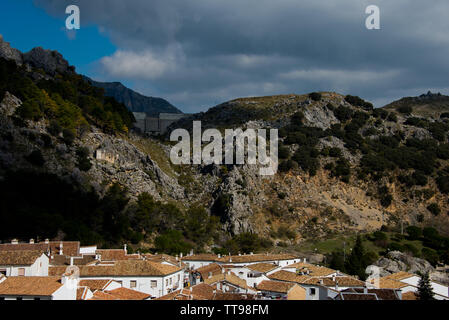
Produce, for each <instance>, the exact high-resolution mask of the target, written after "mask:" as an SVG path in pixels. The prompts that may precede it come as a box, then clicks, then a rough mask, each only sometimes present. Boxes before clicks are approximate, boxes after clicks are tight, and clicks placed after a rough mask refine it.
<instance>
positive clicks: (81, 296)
mask: <svg viewBox="0 0 449 320" xmlns="http://www.w3.org/2000/svg"><path fill="white" fill-rule="evenodd" d="M88 290H89V288H88V287H78V289H76V300H85V299H86V294H87V292H88Z"/></svg>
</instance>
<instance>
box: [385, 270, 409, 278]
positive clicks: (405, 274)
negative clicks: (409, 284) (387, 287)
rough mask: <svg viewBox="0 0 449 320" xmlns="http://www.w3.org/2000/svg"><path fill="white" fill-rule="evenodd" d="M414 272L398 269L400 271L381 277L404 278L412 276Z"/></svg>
mask: <svg viewBox="0 0 449 320" xmlns="http://www.w3.org/2000/svg"><path fill="white" fill-rule="evenodd" d="M413 276H414V274H412V273H409V272H405V271H400V272H396V273H393V274H390V275H388V276H385V277H383V278H384V279H390V280H404V279H407V278H410V277H413Z"/></svg>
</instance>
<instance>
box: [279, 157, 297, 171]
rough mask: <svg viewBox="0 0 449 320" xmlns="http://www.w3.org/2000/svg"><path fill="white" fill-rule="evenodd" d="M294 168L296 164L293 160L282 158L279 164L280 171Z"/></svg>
mask: <svg viewBox="0 0 449 320" xmlns="http://www.w3.org/2000/svg"><path fill="white" fill-rule="evenodd" d="M295 169H298V164H297V163H296V162H295V161H293V160H284V161H282V162H281V163H280V164H279V171H281V172H288V171H290V170H295Z"/></svg>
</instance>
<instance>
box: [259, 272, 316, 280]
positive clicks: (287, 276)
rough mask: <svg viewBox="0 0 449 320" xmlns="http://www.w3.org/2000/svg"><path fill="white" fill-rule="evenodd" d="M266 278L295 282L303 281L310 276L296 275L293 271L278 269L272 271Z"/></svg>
mask: <svg viewBox="0 0 449 320" xmlns="http://www.w3.org/2000/svg"><path fill="white" fill-rule="evenodd" d="M268 278H270V279H272V280H281V281H289V282H296V283H305V282H306V281H308V280H309V279H310V276H302V275H298V274H296V273H294V272H289V271H285V270H280V271H277V272H274V273H272V274H270V275H269V276H268Z"/></svg>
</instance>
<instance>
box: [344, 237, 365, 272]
mask: <svg viewBox="0 0 449 320" xmlns="http://www.w3.org/2000/svg"><path fill="white" fill-rule="evenodd" d="M371 260H372V257H371V254H367V253H366V252H365V248H364V247H363V243H362V238H361V237H360V235H358V236H357V240H356V242H355V245H354V248H352V252H351V254H350V255H349V257H348V259H347V260H346V261H345V268H346V271H347V272H348V273H349V274H351V275H356V276H358V277H359V279H360V280H365V279H366V273H365V270H366V267H367V266H368V265H369V264H370V263H371V262H372V261H371Z"/></svg>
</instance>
